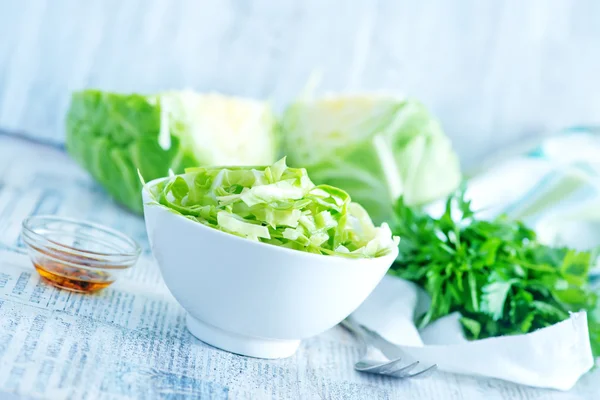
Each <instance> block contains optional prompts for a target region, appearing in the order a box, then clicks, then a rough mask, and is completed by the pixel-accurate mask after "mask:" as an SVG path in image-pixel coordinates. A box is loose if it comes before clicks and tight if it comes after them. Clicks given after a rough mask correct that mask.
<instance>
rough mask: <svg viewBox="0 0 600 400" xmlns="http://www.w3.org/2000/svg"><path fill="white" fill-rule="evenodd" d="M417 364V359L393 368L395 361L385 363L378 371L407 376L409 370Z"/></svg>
mask: <svg viewBox="0 0 600 400" xmlns="http://www.w3.org/2000/svg"><path fill="white" fill-rule="evenodd" d="M417 365H419V362H418V361H415V362H414V363H412V364H408V365H405V366H403V367H400V368H395V367H396V364H395V363H394V365H390V364H386V365H383V366H382V368H381V370H380V373H381V374H385V375H392V376H399V377H401V376H408V375H410V371H411V370H413V369H414V368H415V367H416V366H417Z"/></svg>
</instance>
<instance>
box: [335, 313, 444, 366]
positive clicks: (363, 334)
mask: <svg viewBox="0 0 600 400" xmlns="http://www.w3.org/2000/svg"><path fill="white" fill-rule="evenodd" d="M340 325H342V326H343V327H344V328H346V329H347V330H349V331H350V332H352V334H354V336H356V337H357V338H358V340H359V341H360V342H361V345H362V353H363V355H362V356H361V359H360V360H359V361H358V362H357V363H356V364H354V369H355V370H357V371H359V372H367V373H370V374H378V375H386V376H393V377H396V378H415V377H417V376H418V377H421V378H422V377H425V376H428V375H429V374H430V373H431V372H433V371H434V370H435V369H436V368H437V365H436V364H434V365H431V366H429V367H427V368H424V369H422V370H420V371H416V372H413V371H414V370H415V368H416V367H417V366H418V365H419V364H420V362H419V361H413V362H409V363H408V365H407V362H406V361H404V362H402V361H403V360H405V357H394V358H392V359H388V361H379V360H374V359H373V356H374V355H376V354H380V355H381V354H383V355H384V356H385V355H386V354H385V353H386V352H385V351H382V349H380V348H378V347H377V346H375V344H374V337H373V336H372V335H376V333H375V332H371V331H370V330H368V329H366V328H365V327H363V326H362V325H360V324H358V323H357V322H356V321H354V320H353V319H352V317H348V318H346V319H345V320H344V321H342V322H340ZM379 338H381V337H380V336H379ZM381 340H385V339H383V338H381ZM386 358H388V357H387V356H386Z"/></svg>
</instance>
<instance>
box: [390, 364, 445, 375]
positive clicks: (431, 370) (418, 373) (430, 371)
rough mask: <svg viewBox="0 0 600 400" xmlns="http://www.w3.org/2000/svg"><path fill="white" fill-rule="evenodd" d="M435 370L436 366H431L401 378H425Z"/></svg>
mask: <svg viewBox="0 0 600 400" xmlns="http://www.w3.org/2000/svg"><path fill="white" fill-rule="evenodd" d="M436 369H437V364H433V365H432V366H431V367H429V368H425V369H424V370H422V371H419V372H416V373H414V374H409V375H404V376H401V377H402V378H426V377H428V376H429V375H431V374H432V373H433V371H435V370H436ZM394 376H396V375H394Z"/></svg>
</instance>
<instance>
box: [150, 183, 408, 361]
mask: <svg viewBox="0 0 600 400" xmlns="http://www.w3.org/2000/svg"><path fill="white" fill-rule="evenodd" d="M159 181H160V179H159V180H154V181H152V182H150V183H149V184H148V185H149V186H152V185H154V184H156V183H157V182H159ZM143 198H144V215H145V219H146V228H147V230H148V237H149V239H150V244H151V247H152V252H153V254H154V257H155V258H156V261H157V262H158V265H159V267H160V270H161V273H162V276H163V278H164V280H165V283H166V284H167V286H168V288H169V290H170V291H171V293H172V294H173V296H174V297H175V298H176V299H177V301H178V302H179V303H180V304H181V306H182V307H183V308H184V309H185V310H186V311H187V313H188V315H187V327H188V329H189V330H190V332H191V333H192V334H193V335H194V336H196V337H197V338H198V339H200V340H202V341H204V342H206V343H208V344H210V345H212V346H215V347H218V348H221V349H223V350H227V351H230V352H233V353H237V354H242V355H246V356H252V357H260V358H282V357H288V356H291V355H292V354H294V352H295V351H296V349H297V348H298V346H299V345H300V340H301V339H304V338H308V337H311V336H314V335H317V334H319V333H321V332H323V331H325V330H327V329H329V328H331V327H333V326H335V325H336V324H337V323H339V322H340V321H342V320H343V319H344V318H346V317H347V316H348V315H349V314H350V313H352V312H353V311H354V310H355V309H356V308H357V307H358V306H359V305H360V304H361V303H362V302H363V300H365V299H366V298H367V296H368V295H369V294H370V293H371V291H372V290H373V289H374V288H375V286H377V284H378V283H379V281H380V280H381V279H382V278H383V276H384V275H385V273H386V272H387V270H388V269H389V267H390V265H391V264H392V262H393V261H394V259H395V258H396V255H397V250H396V251H395V252H393V253H392V254H389V255H387V256H385V257H379V258H375V259H349V258H344V257H336V256H322V255H317V254H310V253H304V252H301V251H297V250H291V249H285V248H281V247H277V246H274V245H269V244H265V243H259V242H254V241H251V240H248V239H244V238H241V237H238V236H235V235H231V234H228V233H225V232H222V231H219V230H216V229H213V228H210V227H207V226H204V225H202V224H200V223H197V222H194V221H191V220H189V219H187V218H185V217H183V216H180V215H177V214H174V213H172V212H170V211H168V210H167V209H166V208H165V207H163V206H160V205H148V203H149V202H151V199H150V195H149V193H148V192H147V190H144V193H143Z"/></svg>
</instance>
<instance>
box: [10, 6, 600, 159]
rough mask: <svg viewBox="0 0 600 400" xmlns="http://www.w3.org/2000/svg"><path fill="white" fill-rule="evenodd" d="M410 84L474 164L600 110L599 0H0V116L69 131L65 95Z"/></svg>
mask: <svg viewBox="0 0 600 400" xmlns="http://www.w3.org/2000/svg"><path fill="white" fill-rule="evenodd" d="M315 70H319V71H321V73H322V85H321V88H322V89H323V90H334V91H357V90H378V89H384V90H390V91H397V92H402V93H405V94H407V95H412V96H416V97H418V98H420V99H422V100H423V101H424V102H425V103H426V104H428V105H429V106H430V107H431V108H432V109H433V110H434V111H435V113H436V114H437V115H438V116H439V117H440V118H441V120H442V122H443V125H444V126H445V128H446V130H447V132H448V133H449V134H450V136H451V137H452V138H453V140H454V142H455V146H456V148H457V149H458V151H459V153H460V154H461V157H462V158H463V160H464V161H465V162H466V163H467V164H470V163H472V162H473V161H475V160H477V159H479V158H480V157H481V156H483V155H485V154H488V153H489V152H491V151H492V150H494V149H495V148H497V147H498V146H499V145H506V144H510V143H513V142H515V141H517V140H518V139H520V138H523V137H526V136H532V135H539V134H542V132H545V131H547V130H551V129H557V128H560V127H563V126H565V125H570V124H581V123H597V122H599V120H600V78H599V77H598V75H599V73H600V2H598V1H596V0H577V1H575V0H571V1H569V0H527V1H524V0H505V1H501V0H498V1H479V0H455V1H445V0H437V1H436V0H421V1H411V0H403V1H396V0H379V1H375V0H373V1H369V0H359V1H352V2H350V1H344V0H330V1H321V0H307V1H300V0H297V1H291V0H290V1H285V0H283V1H272V0H256V1H243V0H231V1H209V0H203V1H194V0H189V1H184V0H178V1H171V0H127V1H121V0H88V1H81V0H23V1H12V0H0V129H2V130H9V131H16V132H23V133H24V134H27V135H33V136H35V137H38V138H42V139H45V140H51V141H55V142H60V141H61V140H62V137H63V135H64V133H63V116H64V112H65V108H66V106H67V105H68V100H69V93H70V92H71V91H72V90H74V89H79V88H83V87H98V88H103V89H107V90H119V91H142V92H153V91H159V90H166V89H174V88H185V87H192V88H195V89H197V90H218V91H222V92H225V93H231V94H238V95H244V96H251V97H258V98H271V99H273V101H274V102H275V103H276V104H277V105H278V106H282V105H283V104H285V102H286V101H288V100H290V99H292V98H293V97H294V96H295V95H296V94H297V93H298V92H299V91H300V90H301V89H302V88H303V86H304V85H305V83H306V80H307V79H308V77H309V76H310V75H311V73H312V72H313V71H315Z"/></svg>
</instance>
